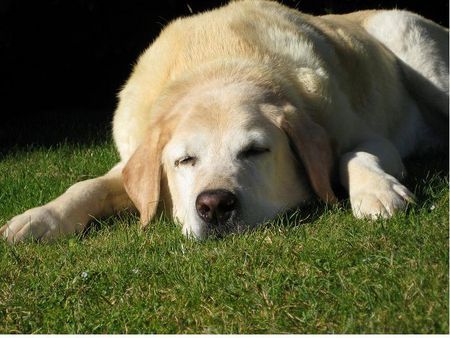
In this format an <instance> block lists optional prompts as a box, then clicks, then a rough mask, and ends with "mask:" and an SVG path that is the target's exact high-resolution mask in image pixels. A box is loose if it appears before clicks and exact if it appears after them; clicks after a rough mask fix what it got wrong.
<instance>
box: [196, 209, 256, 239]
mask: <svg viewBox="0 0 450 338" xmlns="http://www.w3.org/2000/svg"><path fill="white" fill-rule="evenodd" d="M204 226H205V228H206V237H207V238H223V237H225V236H227V235H231V234H241V233H243V232H246V231H248V230H250V229H251V228H252V227H251V226H250V225H249V224H247V223H246V222H244V220H243V219H242V218H241V217H240V213H239V212H238V211H236V210H235V211H234V212H233V213H232V215H231V216H230V217H229V218H228V219H227V220H226V221H217V222H215V223H207V222H205V223H204Z"/></svg>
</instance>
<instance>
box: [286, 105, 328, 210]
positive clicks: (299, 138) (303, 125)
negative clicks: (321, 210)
mask: <svg viewBox="0 0 450 338" xmlns="http://www.w3.org/2000/svg"><path fill="white" fill-rule="evenodd" d="M278 124H279V126H280V128H281V129H282V130H284V132H285V133H286V134H287V136H288V138H289V140H290V142H291V146H292V147H293V148H294V149H293V151H295V152H296V154H297V155H298V157H299V158H300V159H301V161H302V163H303V165H304V167H305V169H306V172H307V174H308V176H309V180H310V182H311V186H312V188H313V189H314V191H315V193H316V194H317V195H318V196H319V197H320V198H321V199H322V200H324V201H325V202H326V203H335V202H337V198H336V196H335V195H334V192H333V190H332V188H331V171H332V167H333V152H332V150H331V146H330V142H329V140H328V137H327V134H326V132H325V130H324V129H323V128H322V127H321V126H320V125H318V124H317V123H315V122H314V121H312V120H311V118H310V117H309V116H307V115H306V114H302V113H300V112H298V111H290V112H289V113H288V114H285V115H283V116H281V117H279V118H278Z"/></svg>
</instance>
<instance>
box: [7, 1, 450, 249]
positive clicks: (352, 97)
mask: <svg viewBox="0 0 450 338" xmlns="http://www.w3.org/2000/svg"><path fill="white" fill-rule="evenodd" d="M442 121H443V123H442ZM439 125H441V126H442V125H444V126H447V125H448V30H447V29H445V28H443V27H441V26H439V25H437V24H435V23H433V22H431V21H429V20H427V19H424V18H422V17H420V16H418V15H416V14H413V13H409V12H406V11H400V10H390V11H387V10H386V11H383V10H382V11H362V12H356V13H350V14H346V15H326V16H320V17H313V16H310V15H307V14H303V13H300V12H298V11H296V10H293V9H289V8H288V7H285V6H283V5H281V4H278V3H276V2H271V1H251V0H244V1H235V2H231V3H230V4H228V5H226V6H225V7H222V8H219V9H216V10H213V11H210V12H206V13H202V14H199V15H194V16H192V17H188V18H183V19H178V20H175V21H173V22H172V23H171V24H169V25H168V26H167V27H166V28H165V29H164V30H163V31H162V33H161V34H160V36H159V37H158V39H157V40H156V41H155V42H153V43H152V44H151V45H150V47H149V48H148V49H147V50H146V51H145V52H144V53H143V54H142V55H141V57H140V58H139V61H138V62H137V64H136V66H135V68H134V70H133V73H132V75H131V77H130V78H129V80H128V82H127V83H126V85H125V86H124V88H123V90H122V91H121V93H120V102H119V105H118V108H117V111H116V113H115V116H114V124H113V133H114V141H115V144H116V146H117V149H118V151H119V153H120V157H121V162H120V163H119V164H117V165H116V166H115V167H114V168H113V169H111V171H109V172H108V173H107V174H106V175H104V176H102V177H98V178H95V179H91V180H87V181H83V182H79V183H76V184H75V185H73V186H72V187H70V188H69V189H68V190H67V191H66V192H65V193H64V194H63V195H61V196H59V197H58V198H56V199H55V200H53V201H51V202H49V203H48V204H46V205H44V206H40V207H37V208H34V209H31V210H28V211H26V212H25V213H23V214H21V215H19V216H16V217H14V218H13V219H12V220H10V221H9V222H8V223H7V224H6V225H4V227H3V228H2V230H1V231H2V233H3V236H4V237H5V238H7V239H8V240H9V241H20V240H23V239H25V238H28V237H34V238H37V239H49V238H55V237H58V236H60V235H66V234H70V233H74V232H76V231H80V230H82V229H83V228H84V227H85V226H86V224H87V223H88V222H89V221H90V220H91V219H92V217H96V218H98V217H103V216H107V215H111V214H112V213H114V212H117V211H119V210H123V209H125V208H131V207H133V206H135V207H136V208H137V210H138V211H139V213H140V217H141V222H142V224H143V225H145V224H147V223H149V221H150V220H151V219H152V217H153V216H154V215H155V213H156V212H157V210H161V209H164V210H165V211H166V212H168V213H169V214H171V215H172V216H173V218H174V219H176V220H178V222H179V223H180V224H182V227H183V232H184V233H185V234H187V235H192V236H194V237H196V238H204V237H206V236H208V235H210V234H214V233H226V232H239V231H242V230H244V229H247V228H251V227H254V226H255V225H257V224H259V223H261V222H263V221H265V220H269V219H271V218H273V217H274V216H276V215H277V214H278V213H280V212H281V211H283V210H286V209H289V208H292V207H296V206H299V205H301V204H302V203H303V202H305V201H307V200H308V199H311V198H312V197H313V196H314V194H315V195H317V196H318V197H319V198H321V199H322V200H324V201H326V202H328V203H333V202H335V201H336V197H335V194H334V193H333V190H332V184H331V181H332V178H333V177H334V176H336V177H338V178H340V182H341V183H342V185H343V186H344V187H345V188H346V189H347V190H348V193H349V196H350V201H351V206H352V210H353V213H354V215H355V216H356V217H369V218H376V217H389V216H391V215H392V214H393V213H394V212H395V211H396V210H399V209H402V208H404V207H405V205H406V204H407V202H409V201H412V200H413V196H412V194H411V193H410V192H409V191H408V189H407V188H405V187H404V186H403V185H402V184H401V183H400V182H399V180H400V179H401V178H402V176H403V175H404V168H403V164H402V160H401V159H402V157H404V156H406V155H408V154H411V153H412V152H413V151H416V150H418V149H423V148H425V147H430V146H433V145H436V144H438V143H439V138H438V137H437V136H436V135H437V132H436V131H435V129H434V128H435V127H439ZM443 129H444V130H443V135H444V141H445V142H446V141H447V140H446V138H445V133H446V132H448V130H446V128H445V127H444V128H443Z"/></svg>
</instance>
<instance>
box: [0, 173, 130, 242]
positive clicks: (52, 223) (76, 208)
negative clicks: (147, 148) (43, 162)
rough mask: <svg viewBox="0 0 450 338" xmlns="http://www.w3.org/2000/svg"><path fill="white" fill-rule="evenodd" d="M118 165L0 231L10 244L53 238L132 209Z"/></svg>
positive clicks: (22, 215)
mask: <svg viewBox="0 0 450 338" xmlns="http://www.w3.org/2000/svg"><path fill="white" fill-rule="evenodd" d="M122 167H123V165H122V164H118V165H116V166H115V167H114V168H113V169H111V170H110V171H109V172H108V173H107V174H106V175H104V176H101V177H97V178H94V179H90V180H86V181H82V182H78V183H76V184H74V185H73V186H71V187H70V188H69V189H68V190H67V191H66V192H65V193H64V194H62V195H61V196H59V197H57V198H56V199H54V200H53V201H51V202H49V203H47V204H45V205H43V206H40V207H37V208H33V209H30V210H28V211H26V212H24V213H23V214H21V215H18V216H16V217H14V218H13V219H11V220H10V221H9V222H8V223H7V224H5V225H4V226H3V227H2V228H1V229H0V234H3V237H4V238H6V239H7V240H8V241H10V242H17V241H21V240H24V239H27V238H30V237H32V238H35V239H53V238H57V237H60V236H63V235H67V234H72V233H74V232H79V231H81V230H83V229H84V227H85V226H86V224H88V223H89V221H91V220H92V219H93V218H99V217H104V216H108V215H111V214H113V213H114V212H116V211H119V210H121V209H125V208H127V207H130V206H132V203H131V201H130V199H129V198H128V195H127V193H126V191H125V188H124V186H123V183H122Z"/></svg>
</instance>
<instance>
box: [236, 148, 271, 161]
mask: <svg viewBox="0 0 450 338" xmlns="http://www.w3.org/2000/svg"><path fill="white" fill-rule="evenodd" d="M269 151H270V149H269V148H266V147H261V146H256V145H250V146H248V147H246V148H244V150H242V151H241V152H239V155H238V157H239V158H242V159H245V158H249V157H254V156H258V155H262V154H265V153H268V152H269Z"/></svg>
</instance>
